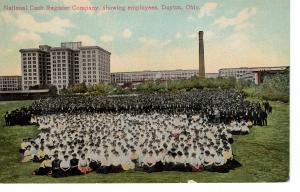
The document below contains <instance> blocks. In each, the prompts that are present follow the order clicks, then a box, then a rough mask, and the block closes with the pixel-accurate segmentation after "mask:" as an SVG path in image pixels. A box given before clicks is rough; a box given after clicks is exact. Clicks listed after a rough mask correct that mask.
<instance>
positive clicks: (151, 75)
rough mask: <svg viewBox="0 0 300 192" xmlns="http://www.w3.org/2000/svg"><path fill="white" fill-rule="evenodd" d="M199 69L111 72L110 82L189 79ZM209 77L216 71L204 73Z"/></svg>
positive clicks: (214, 75) (215, 74)
mask: <svg viewBox="0 0 300 192" xmlns="http://www.w3.org/2000/svg"><path fill="white" fill-rule="evenodd" d="M198 74H199V70H196V69H195V70H181V69H179V70H165V71H135V72H115V73H111V83H112V84H122V83H135V82H144V81H155V80H179V79H190V78H192V77H194V76H198ZM206 76H207V77H208V78H209V77H210V78H214V77H217V76H218V74H217V73H211V74H206Z"/></svg>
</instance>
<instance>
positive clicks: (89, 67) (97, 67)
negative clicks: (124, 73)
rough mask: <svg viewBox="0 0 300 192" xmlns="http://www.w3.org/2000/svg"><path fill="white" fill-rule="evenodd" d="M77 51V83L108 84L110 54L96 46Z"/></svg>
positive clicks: (81, 48)
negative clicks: (78, 67) (78, 68)
mask: <svg viewBox="0 0 300 192" xmlns="http://www.w3.org/2000/svg"><path fill="white" fill-rule="evenodd" d="M79 49H80V52H79V65H80V66H81V68H80V69H81V70H80V71H79V73H80V77H79V81H80V82H85V83H86V84H87V85H94V84H98V83H110V53H109V52H108V51H106V50H104V49H102V48H101V47H98V46H86V47H80V48H79Z"/></svg>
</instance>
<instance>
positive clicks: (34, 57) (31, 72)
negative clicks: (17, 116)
mask: <svg viewBox="0 0 300 192" xmlns="http://www.w3.org/2000/svg"><path fill="white" fill-rule="evenodd" d="M20 53H21V68H22V89H24V90H28V89H30V87H32V86H36V85H50V84H52V85H55V86H56V87H57V89H63V88H67V87H69V86H70V85H72V84H76V83H82V82H85V83H86V84H97V83H109V82H110V55H111V53H110V52H108V51H106V50H104V49H102V48H101V47H99V46H82V44H81V42H63V43H61V46H60V47H50V46H48V45H40V46H39V48H38V49H21V50H20Z"/></svg>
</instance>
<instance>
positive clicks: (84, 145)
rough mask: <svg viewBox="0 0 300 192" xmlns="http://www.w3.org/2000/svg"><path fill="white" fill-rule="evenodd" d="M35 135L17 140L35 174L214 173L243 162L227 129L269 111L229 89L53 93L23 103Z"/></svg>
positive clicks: (234, 130) (262, 121)
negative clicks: (36, 165)
mask: <svg viewBox="0 0 300 192" xmlns="http://www.w3.org/2000/svg"><path fill="white" fill-rule="evenodd" d="M27 111H29V112H30V114H31V121H30V123H35V124H37V125H38V126H39V129H40V133H39V135H38V136H37V138H34V139H32V138H29V139H24V140H23V142H22V143H21V148H20V158H21V161H22V162H29V161H33V162H40V163H41V164H40V167H39V169H37V170H35V171H33V174H36V175H52V176H53V177H65V176H71V175H81V174H87V173H89V172H92V171H95V172H97V173H117V172H122V171H130V170H135V171H146V172H149V173H150V172H157V171H172V170H174V171H193V172H201V171H203V170H207V171H217V172H228V171H229V170H231V169H234V168H236V167H239V166H241V165H240V164H239V162H237V161H236V160H235V159H234V158H233V154H232V149H231V144H232V142H233V139H232V135H233V134H248V133H249V132H250V129H249V128H250V127H251V126H252V125H267V115H268V113H270V112H272V107H271V106H270V104H269V103H268V102H264V103H263V104H262V105H260V104H259V103H255V102H249V101H246V100H245V98H244V96H243V94H242V93H240V92H237V91H227V90H202V91H190V92H183V93H159V94H145V95H132V96H130V95H127V96H118V97H114V96H111V97H83V96H74V97H64V98H61V97H58V98H49V99H45V100H40V101H36V102H34V103H33V104H32V106H30V107H29V108H27Z"/></svg>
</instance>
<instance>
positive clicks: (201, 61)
mask: <svg viewBox="0 0 300 192" xmlns="http://www.w3.org/2000/svg"><path fill="white" fill-rule="evenodd" d="M199 77H200V78H205V66H204V43H203V31H199Z"/></svg>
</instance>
